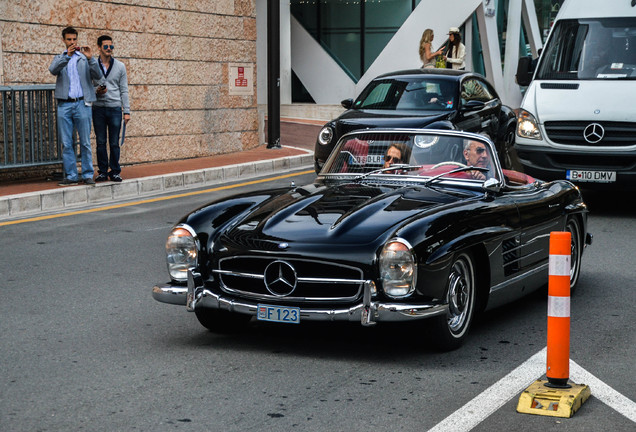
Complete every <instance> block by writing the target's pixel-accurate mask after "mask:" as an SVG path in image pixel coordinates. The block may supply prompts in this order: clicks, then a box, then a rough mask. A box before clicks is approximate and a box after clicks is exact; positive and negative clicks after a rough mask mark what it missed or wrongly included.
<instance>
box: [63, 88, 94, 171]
mask: <svg viewBox="0 0 636 432" xmlns="http://www.w3.org/2000/svg"><path fill="white" fill-rule="evenodd" d="M57 125H58V131H59V133H60V137H61V139H62V162H63V164H64V174H65V175H66V178H67V179H69V180H73V181H76V180H77V176H78V174H77V156H76V155H75V151H74V150H73V129H76V130H77V134H78V136H79V142H80V154H81V157H82V177H83V178H85V179H87V178H91V179H92V178H93V172H94V171H93V153H92V151H91V107H89V106H86V105H85V104H84V101H83V100H81V101H77V102H60V101H58V103H57Z"/></svg>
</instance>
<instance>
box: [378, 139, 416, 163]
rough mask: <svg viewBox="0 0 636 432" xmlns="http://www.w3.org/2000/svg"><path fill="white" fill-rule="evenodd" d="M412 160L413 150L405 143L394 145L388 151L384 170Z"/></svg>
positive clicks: (385, 156)
mask: <svg viewBox="0 0 636 432" xmlns="http://www.w3.org/2000/svg"><path fill="white" fill-rule="evenodd" d="M410 159H411V149H410V148H409V147H408V146H407V145H406V144H404V143H393V144H391V145H390V146H389V148H388V149H387V150H386V154H385V155H384V168H389V167H390V166H392V165H397V164H403V163H409V160H410Z"/></svg>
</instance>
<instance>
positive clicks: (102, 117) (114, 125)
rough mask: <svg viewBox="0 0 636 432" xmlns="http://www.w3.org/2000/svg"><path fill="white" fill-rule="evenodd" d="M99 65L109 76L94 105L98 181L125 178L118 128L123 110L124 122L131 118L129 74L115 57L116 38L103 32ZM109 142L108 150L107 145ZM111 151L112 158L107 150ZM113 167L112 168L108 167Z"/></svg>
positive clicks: (100, 41)
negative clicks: (121, 163) (114, 39)
mask: <svg viewBox="0 0 636 432" xmlns="http://www.w3.org/2000/svg"><path fill="white" fill-rule="evenodd" d="M97 45H98V47H99V48H98V49H99V59H98V63H99V67H100V69H101V71H102V73H103V74H104V76H105V77H106V84H105V86H100V87H97V101H96V102H95V103H94V104H93V125H94V127H95V139H96V141H97V167H98V175H97V177H96V178H95V181H97V182H103V181H107V180H108V179H109V178H110V180H112V181H114V182H120V181H122V178H121V175H120V173H121V166H120V165H119V154H120V148H119V131H120V129H121V122H122V113H123V121H124V124H127V123H128V121H129V120H130V101H129V98H128V76H127V74H126V66H124V64H123V63H122V62H120V61H119V60H117V59H115V58H114V57H113V49H115V46H114V45H113V39H112V38H111V37H110V36H107V35H103V36H100V37H99V38H97ZM106 142H108V149H107V147H106ZM109 151H110V157H109V156H108V153H109ZM109 168H110V169H109Z"/></svg>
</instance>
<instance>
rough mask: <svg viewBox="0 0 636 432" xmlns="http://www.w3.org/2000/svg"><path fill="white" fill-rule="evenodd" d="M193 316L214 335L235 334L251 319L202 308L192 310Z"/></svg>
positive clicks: (241, 315)
mask: <svg viewBox="0 0 636 432" xmlns="http://www.w3.org/2000/svg"><path fill="white" fill-rule="evenodd" d="M194 314H195V315H196V316H197V319H198V320H199V322H200V323H201V325H202V326H203V327H205V328H207V329H208V330H210V331H213V332H215V333H234V332H237V331H239V330H241V329H242V328H243V327H245V325H247V323H248V322H249V321H250V319H251V318H252V317H251V316H250V315H245V314H238V313H233V312H228V311H224V310H219V309H210V308H204V307H199V308H196V309H194Z"/></svg>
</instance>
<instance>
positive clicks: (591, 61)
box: [537, 17, 636, 80]
mask: <svg viewBox="0 0 636 432" xmlns="http://www.w3.org/2000/svg"><path fill="white" fill-rule="evenodd" d="M553 32H554V34H553V35H552V36H551V37H550V41H549V43H548V47H547V48H546V51H545V52H544V54H543V56H542V59H541V64H540V66H539V70H538V72H537V78H539V79H551V80H571V79H587V80H607V79H630V80H634V79H636V17H629V18H605V19H580V20H562V21H558V22H557V25H556V27H555V29H554V30H553Z"/></svg>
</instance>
